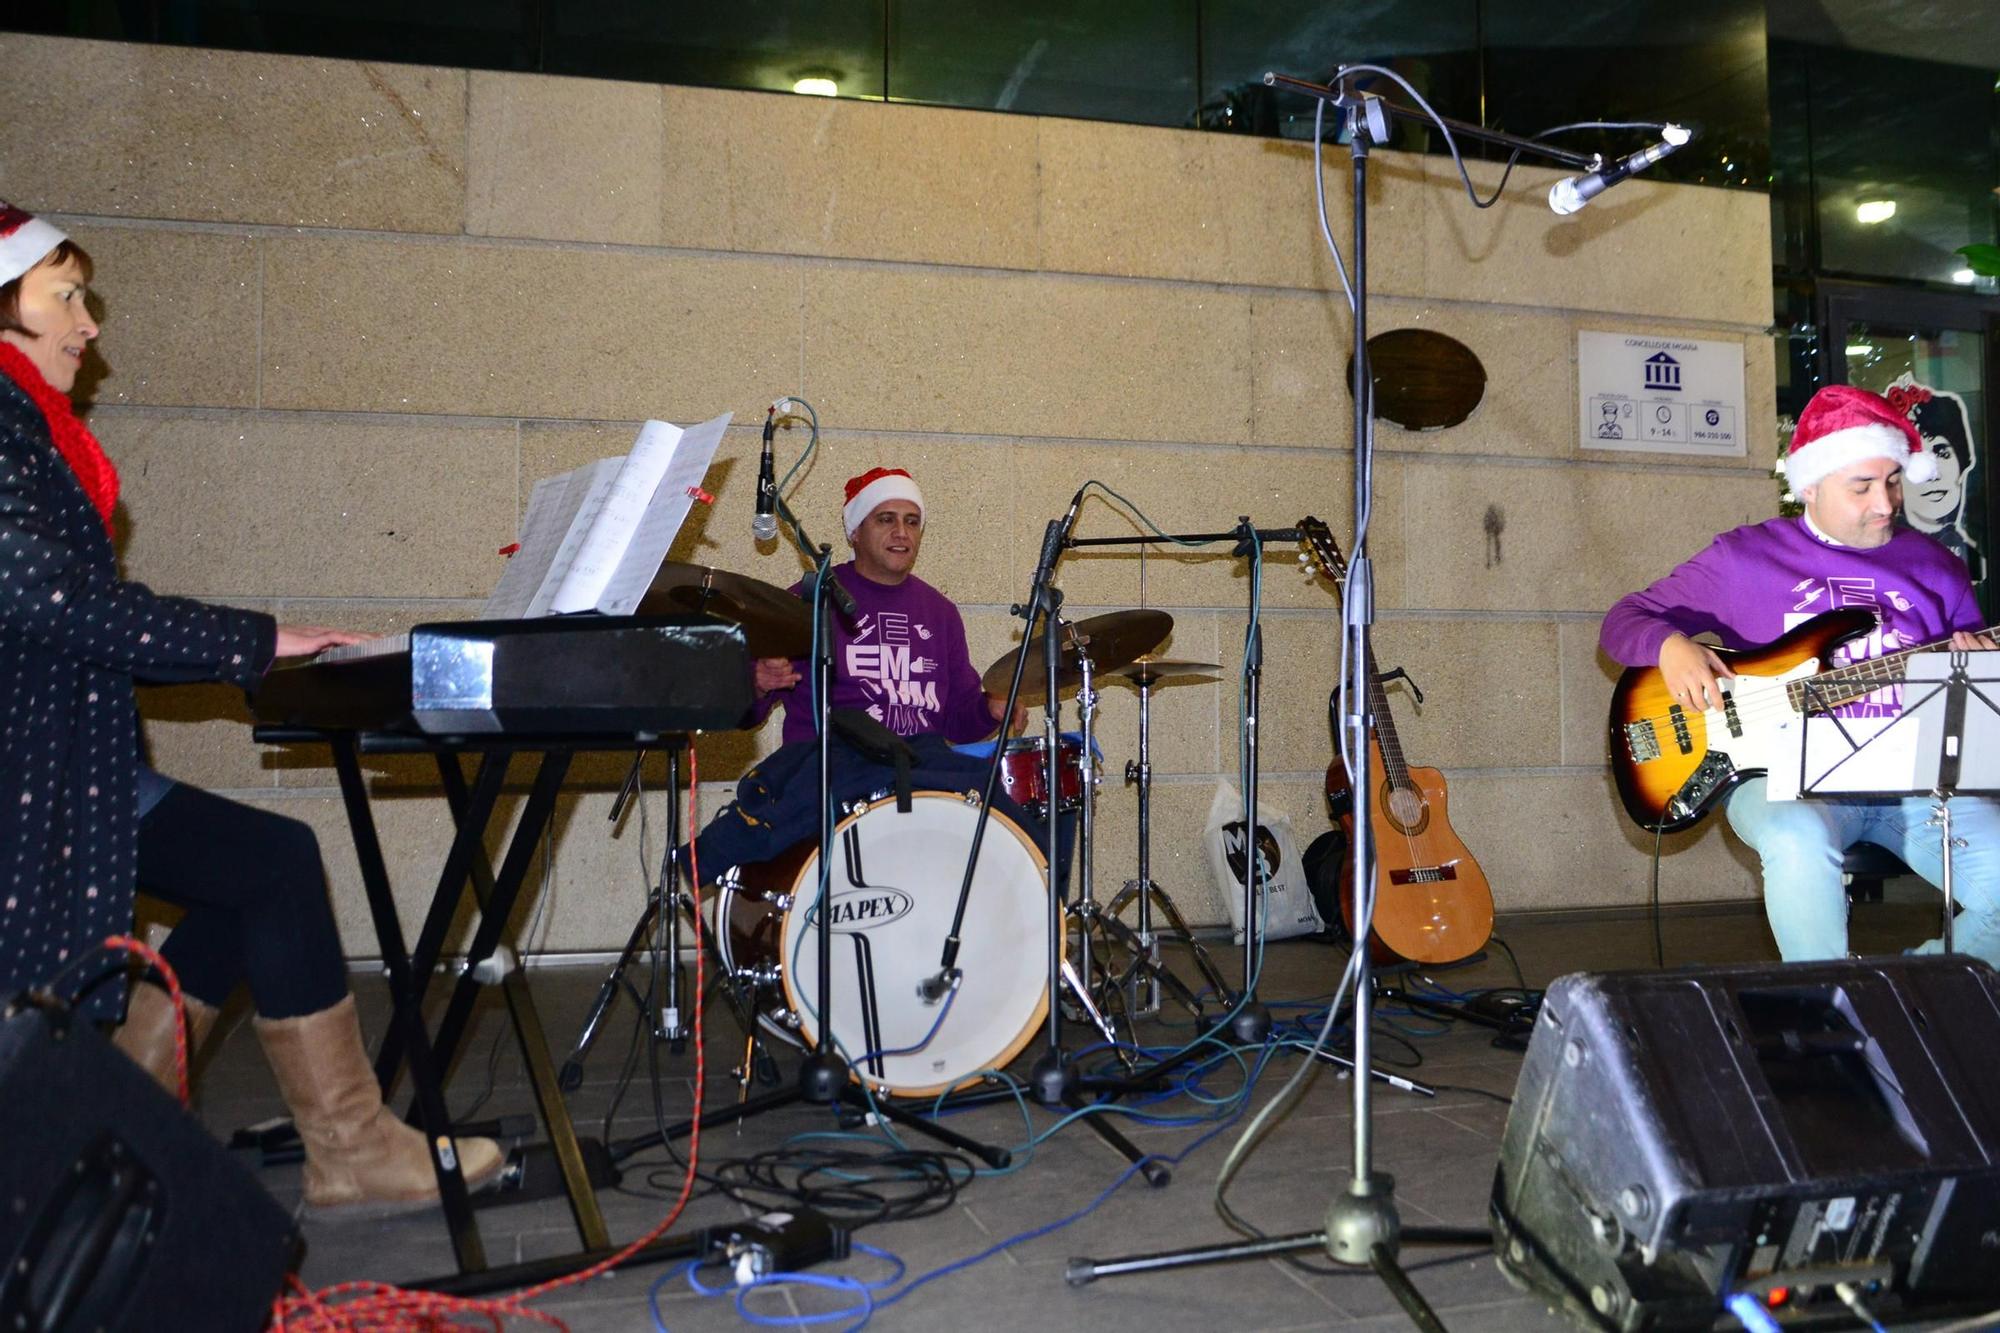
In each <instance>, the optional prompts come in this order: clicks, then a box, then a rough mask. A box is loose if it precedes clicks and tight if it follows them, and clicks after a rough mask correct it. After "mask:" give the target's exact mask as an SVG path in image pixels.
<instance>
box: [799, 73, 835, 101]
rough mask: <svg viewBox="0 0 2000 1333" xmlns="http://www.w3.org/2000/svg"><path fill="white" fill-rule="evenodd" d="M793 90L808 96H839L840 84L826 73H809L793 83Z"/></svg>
mask: <svg viewBox="0 0 2000 1333" xmlns="http://www.w3.org/2000/svg"><path fill="white" fill-rule="evenodd" d="M792 91H793V92H795V93H804V94H805V95H806V96H807V97H838V96H840V85H839V84H838V83H835V82H834V81H833V80H832V79H830V78H828V77H827V76H826V75H824V74H808V75H806V76H805V77H804V78H802V79H800V80H798V81H797V82H796V83H794V84H793V85H792Z"/></svg>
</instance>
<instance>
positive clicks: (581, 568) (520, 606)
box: [480, 412, 732, 620]
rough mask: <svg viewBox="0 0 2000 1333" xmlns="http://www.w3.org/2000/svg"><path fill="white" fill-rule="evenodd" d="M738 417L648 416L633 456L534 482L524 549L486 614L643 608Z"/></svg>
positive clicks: (523, 528) (523, 526) (483, 611)
mask: <svg viewBox="0 0 2000 1333" xmlns="http://www.w3.org/2000/svg"><path fill="white" fill-rule="evenodd" d="M731 415H732V414H731V413H728V412H725V413H723V414H722V415H721V416H719V417H716V418H714V419H713V420H711V421H705V422H703V423H702V424H701V425H699V426H690V427H688V428H687V429H685V430H683V429H682V428H680V427H678V426H675V425H672V424H670V423H668V422H665V421H648V422H647V423H646V424H645V425H644V426H643V427H641V428H640V431H639V438H638V440H637V442H636V443H634V445H633V446H632V452H631V453H630V454H627V455H626V456H624V457H622V458H601V459H598V460H597V461H596V462H594V463H587V464H585V465H584V466H583V467H580V468H577V469H576V470H574V471H572V472H567V473H564V474H563V475H561V476H559V477H546V478H544V479H542V480H541V481H538V482H536V483H535V488H534V490H533V491H532V492H531V493H530V494H529V497H528V512H527V514H526V516H525V517H524V518H523V520H522V523H521V537H520V549H519V550H518V551H516V552H515V553H514V555H513V556H512V558H510V559H509V560H508V561H507V568H506V570H505V571H503V573H502V574H501V576H500V582H499V584H498V586H496V587H495V588H494V590H493V595H492V596H491V597H489V598H487V599H486V604H485V606H484V607H482V608H481V610H480V618H481V619H485V620H512V619H524V618H527V617H532V616H544V615H554V614H562V613H565V612H572V611H590V610H596V611H601V612H604V613H605V614H607V615H629V614H631V613H632V612H633V611H634V610H636V609H637V608H638V605H639V601H640V599H641V598H642V597H644V596H645V593H646V590H647V588H649V587H650V586H651V585H652V581H653V576H654V575H655V574H657V573H658V572H659V568H660V563H661V562H662V561H663V560H665V559H666V555H667V550H668V548H670V547H671V546H672V545H673V542H674V537H675V536H676V535H677V534H678V533H679V532H680V526H681V523H682V522H683V521H684V520H685V519H686V517H687V513H688V509H689V507H690V506H691V505H692V504H693V500H692V498H691V497H690V496H689V495H688V487H690V486H698V485H699V484H700V482H701V479H702V477H703V476H705V475H706V474H707V472H708V469H709V465H710V464H711V463H713V462H714V460H715V451H716V450H717V448H719V447H720V446H721V443H722V436H723V433H724V431H726V430H727V429H728V426H729V419H730V416H731Z"/></svg>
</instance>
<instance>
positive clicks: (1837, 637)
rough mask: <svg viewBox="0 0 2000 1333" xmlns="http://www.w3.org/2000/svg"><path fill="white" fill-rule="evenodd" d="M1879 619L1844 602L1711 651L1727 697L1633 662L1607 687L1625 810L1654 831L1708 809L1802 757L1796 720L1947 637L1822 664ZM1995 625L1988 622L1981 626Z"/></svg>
mask: <svg viewBox="0 0 2000 1333" xmlns="http://www.w3.org/2000/svg"><path fill="white" fill-rule="evenodd" d="M1874 628H1875V614H1874V612H1872V611H1869V610H1868V609H1866V608H1865V607H1847V608H1844V609H1842V610H1839V611H1828V612H1826V613H1825V614H1823V615H1817V616H1814V617H1813V618H1812V619H1811V620H1808V621H1806V622H1805V623H1804V624H1803V625H1800V626H1799V627H1798V628H1796V629H1794V630H1792V631H1791V632H1790V633H1789V634H1786V635H1784V636H1783V637H1782V638H1778V639H1774V640H1772V641H1771V642H1770V643H1767V644H1765V645H1764V646H1763V647H1761V648H1750V649H1745V650H1743V651H1740V652H1736V651H1731V650H1729V649H1724V648H1717V649H1716V650H1715V653H1716V655H1717V656H1719V657H1720V658H1722V660H1723V661H1725V662H1727V663H1728V664H1729V669H1730V670H1732V671H1734V672H1735V673H1736V675H1735V676H1734V677H1733V678H1730V677H1725V678H1724V679H1723V680H1722V681H1721V685H1722V706H1721V707H1720V708H1710V709H1706V710H1704V711H1701V712H1696V711H1694V710H1692V709H1688V708H1684V707H1682V706H1681V705H1680V704H1678V703H1675V702H1674V699H1673V696H1672V694H1671V693H1670V692H1669V691H1668V689H1667V686H1666V682H1665V681H1664V680H1662V679H1661V677H1660V669H1659V668H1658V667H1631V668H1628V669H1627V670H1626V671H1625V673H1624V674H1623V675H1621V676H1620V677H1619V678H1618V685H1617V687H1616V688H1615V689H1613V690H1612V692H1611V773H1612V776H1613V777H1614V778H1616V779H1617V782H1618V796H1619V799H1620V800H1622V801H1623V802H1624V803H1625V812H1626V813H1627V814H1629V815H1631V816H1632V819H1633V821H1634V822H1635V823H1637V824H1638V825H1639V826H1640V827H1641V828H1643V829H1645V830H1646V831H1647V832H1648V833H1651V832H1654V831H1656V830H1657V831H1663V832H1667V833H1672V832H1674V831H1675V830H1677V829H1684V828H1688V827H1690V826H1692V825H1694V824H1696V823H1699V822H1700V821H1701V819H1702V817H1703V816H1705V815H1706V814H1707V813H1708V812H1709V811H1710V810H1712V809H1714V808H1715V805H1716V803H1717V802H1718V801H1720V800H1721V799H1722V798H1723V797H1724V796H1726V795H1728V794H1729V792H1731V791H1732V790H1734V789H1735V787H1736V784H1737V783H1739V782H1742V781H1743V780H1744V779H1746V778H1753V777H1756V776H1758V775H1759V774H1761V773H1767V772H1769V771H1770V769H1771V767H1772V765H1773V764H1774V763H1793V764H1796V763H1797V762H1798V756H1799V744H1800V741H1799V733H1798V732H1797V730H1796V729H1795V728H1794V724H1795V723H1797V722H1798V721H1799V720H1800V719H1801V718H1803V717H1804V716H1805V715H1806V714H1807V713H1808V712H1820V711H1822V710H1824V709H1827V708H1831V707H1834V706H1835V705H1838V704H1843V703H1849V702H1852V701H1853V700H1855V699H1859V698H1861V697H1862V696H1863V695H1867V694H1872V693H1873V692H1874V691H1876V690H1879V689H1881V688H1883V686H1884V685H1887V684H1892V683H1894V682H1896V681H1899V680H1901V679H1902V676H1903V664H1904V662H1905V661H1906V660H1907V659H1908V658H1910V657H1912V656H1914V655H1916V654H1917V653H1928V652H1933V651H1936V650H1937V649H1940V648H1943V647H1946V646H1947V645H1946V644H1943V643H1934V644H1926V645H1925V646H1923V647H1921V648H1911V649H1908V650H1906V651H1904V652H1900V653H1892V654H1890V655H1889V656H1886V657H1871V658H1869V659H1867V660H1866V661H1862V662H1854V663H1850V664H1849V665H1847V666H1841V667H1834V668H1832V669H1830V670H1828V669H1826V664H1827V663H1828V662H1830V661H1832V660H1833V653H1834V650H1835V649H1837V648H1839V647H1840V645H1841V644H1843V643H1846V642H1847V641H1848V640H1849V639H1853V638H1858V637H1859V636H1861V635H1863V634H1866V633H1867V632H1868V631H1870V630H1872V629H1874ZM1982 632H1983V633H1984V632H1990V631H1982Z"/></svg>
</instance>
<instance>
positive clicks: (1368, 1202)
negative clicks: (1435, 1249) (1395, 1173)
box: [1325, 1171, 1403, 1267]
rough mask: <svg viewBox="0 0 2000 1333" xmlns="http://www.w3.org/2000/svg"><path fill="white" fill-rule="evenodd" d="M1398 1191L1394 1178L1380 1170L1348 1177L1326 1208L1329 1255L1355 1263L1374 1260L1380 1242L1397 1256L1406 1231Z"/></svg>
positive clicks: (1332, 1257) (1360, 1263)
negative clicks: (1398, 1214)
mask: <svg viewBox="0 0 2000 1333" xmlns="http://www.w3.org/2000/svg"><path fill="white" fill-rule="evenodd" d="M1395 1193H1396V1182H1395V1178H1394V1177H1392V1176H1389V1175H1387V1174H1385V1173H1383V1172H1380V1171H1376V1172H1372V1173H1371V1174H1369V1175H1368V1176H1367V1177H1366V1178H1365V1179H1361V1180H1349V1181H1348V1182H1347V1187H1346V1188H1345V1189H1344V1190H1342V1191H1341V1192H1340V1193H1339V1194H1336V1195H1334V1196H1333V1202H1331V1203H1329V1204H1328V1205H1327V1208H1326V1232H1325V1236H1326V1252H1327V1256H1328V1257H1329V1258H1331V1259H1332V1260H1333V1261H1334V1262H1335V1263H1342V1264H1352V1265H1354V1266H1356V1267H1359V1266H1360V1265H1362V1264H1366V1263H1370V1262H1372V1256H1373V1255H1374V1253H1375V1247H1376V1246H1378V1245H1379V1246H1382V1247H1384V1248H1385V1249H1387V1250H1388V1252H1389V1253H1390V1255H1391V1256H1394V1254H1395V1253H1396V1249H1397V1246H1398V1245H1399V1244H1400V1242H1401V1240H1402V1234H1403V1225H1402V1223H1401V1221H1399V1220H1398V1219H1397V1217H1396V1204H1395Z"/></svg>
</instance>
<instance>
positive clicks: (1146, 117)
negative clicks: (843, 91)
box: [889, 0, 1196, 125]
mask: <svg viewBox="0 0 2000 1333" xmlns="http://www.w3.org/2000/svg"><path fill="white" fill-rule="evenodd" d="M1195 11H1196V0H1093V3H1089V4H1077V3H1075V0H1014V2H1013V3H1010V4H1006V5H972V4H967V3H965V0H889V96H890V97H891V98H892V99H894V100H896V101H899V102H932V103H936V104H939V105H942V106H963V107H982V108H985V109H987V110H991V111H1026V112H1031V113H1034V114H1039V115H1050V116H1077V117H1082V118H1085V119H1092V120H1117V121H1125V122H1128V123H1132V124H1140V125H1187V124H1191V123H1192V122H1193V119H1194V112H1195V101H1196V93H1195V72H1196V54H1195Z"/></svg>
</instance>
